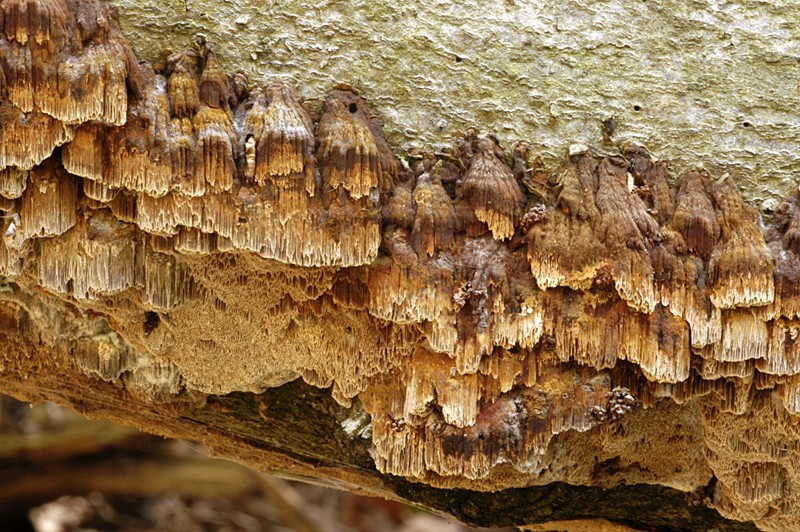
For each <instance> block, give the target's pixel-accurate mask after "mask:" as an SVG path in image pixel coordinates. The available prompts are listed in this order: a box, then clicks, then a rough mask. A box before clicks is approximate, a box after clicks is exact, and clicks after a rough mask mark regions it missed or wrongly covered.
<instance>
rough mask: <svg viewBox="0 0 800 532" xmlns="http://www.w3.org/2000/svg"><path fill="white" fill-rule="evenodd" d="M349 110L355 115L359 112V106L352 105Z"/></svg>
mask: <svg viewBox="0 0 800 532" xmlns="http://www.w3.org/2000/svg"><path fill="white" fill-rule="evenodd" d="M348 109H349V110H350V112H351V113H355V112H356V111H358V106H357V105H356V104H354V103H351V104H350V107H348Z"/></svg>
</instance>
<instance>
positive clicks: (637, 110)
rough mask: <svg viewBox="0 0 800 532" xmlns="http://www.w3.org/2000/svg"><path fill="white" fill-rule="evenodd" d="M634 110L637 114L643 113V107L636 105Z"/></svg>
mask: <svg viewBox="0 0 800 532" xmlns="http://www.w3.org/2000/svg"><path fill="white" fill-rule="evenodd" d="M633 110H634V111H636V112H637V113H638V112H639V111H641V110H642V106H641V105H634V106H633Z"/></svg>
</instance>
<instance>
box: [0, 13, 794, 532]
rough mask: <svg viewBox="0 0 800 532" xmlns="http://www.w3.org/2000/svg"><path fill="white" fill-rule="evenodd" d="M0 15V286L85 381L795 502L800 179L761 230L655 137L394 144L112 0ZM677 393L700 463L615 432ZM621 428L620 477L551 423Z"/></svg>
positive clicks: (750, 502) (365, 113)
mask: <svg viewBox="0 0 800 532" xmlns="http://www.w3.org/2000/svg"><path fill="white" fill-rule="evenodd" d="M0 5H2V9H3V15H4V18H3V19H0V20H3V21H4V22H3V24H4V28H3V32H2V33H1V36H0V53H1V54H2V55H0V66H2V73H3V77H2V78H0V80H3V81H2V83H3V85H2V86H1V87H0V91H1V92H0V97H1V98H2V99H0V131H2V132H3V134H2V137H0V211H2V212H0V220H2V221H3V224H4V225H3V227H2V229H3V233H4V238H3V239H2V240H1V241H0V274H2V275H3V276H4V277H5V279H6V281H4V282H7V283H10V284H12V285H13V286H14V289H13V290H11V289H9V290H3V291H0V301H2V305H6V306H9V308H11V307H13V308H14V309H16V310H15V312H19V313H25V319H24V320H22V321H20V323H25V324H26V325H25V326H26V327H29V328H31V330H33V329H36V331H38V332H37V334H40V338H41V342H43V343H44V344H45V345H48V346H53V348H55V346H59V345H61V346H64V345H66V344H64V342H67V341H68V338H70V335H73V336H75V335H77V337H78V339H77V341H76V342H75V343H74V345H73V344H69V348H66V347H65V350H66V352H69V353H70V356H72V357H74V359H75V361H77V366H78V367H79V368H81V371H83V372H84V373H85V374H86V375H87V377H86V378H97V379H102V380H107V381H117V380H118V379H124V380H125V382H126V389H127V390H130V393H133V394H135V395H136V396H137V397H144V398H146V399H147V400H150V401H155V402H163V401H171V400H177V399H179V398H180V397H182V396H184V395H185V394H189V393H193V394H200V395H201V394H224V393H228V392H231V391H234V390H244V391H259V390H263V389H264V388H266V387H271V386H278V385H281V384H284V383H286V382H288V381H290V380H292V379H296V378H302V379H304V380H305V381H306V382H308V383H309V384H311V385H314V386H319V387H329V386H330V387H331V388H332V393H333V395H334V397H335V398H336V400H337V401H339V402H340V403H341V404H342V405H348V406H349V405H351V404H353V401H356V400H357V401H360V403H361V404H362V405H363V407H364V408H365V409H366V411H367V412H368V413H369V415H370V416H371V419H372V444H373V451H374V452H373V457H374V460H375V463H376V465H377V467H378V468H379V469H380V470H381V471H383V472H386V473H391V474H394V475H401V476H405V477H408V478H411V479H414V480H417V481H424V482H428V483H432V484H436V485H439V486H445V487H447V486H466V487H470V488H471V489H486V490H497V489H501V488H505V487H510V486H521V485H527V484H529V483H537V482H551V481H565V482H571V483H575V484H592V483H601V482H607V483H612V484H613V483H614V482H618V481H621V480H626V481H630V482H633V481H641V482H662V483H667V484H670V485H674V486H679V487H681V488H682V489H687V490H690V489H694V488H696V487H698V486H701V485H704V484H705V483H706V482H708V479H709V478H710V476H711V475H712V474H713V475H716V478H717V479H718V483H717V492H718V497H719V499H718V500H715V505H716V506H717V507H718V508H719V509H720V510H721V511H723V512H724V513H725V514H726V515H729V516H732V517H735V518H746V519H754V520H756V521H758V522H759V523H760V524H763V525H764V526H772V527H773V528H774V527H777V528H780V524H781V523H784V522H787V521H786V520H789V519H793V518H796V516H797V512H798V510H797V508H800V504H797V503H798V498H799V497H800V495H798V494H800V484H799V483H798V482H799V481H798V480H797V478H800V476H798V475H797V474H796V472H797V469H796V463H797V460H796V458H797V457H796V456H795V454H796V452H795V451H794V450H793V449H796V448H800V432H798V430H797V427H798V426H800V425H798V423H797V420H796V416H797V415H798V412H800V399H799V398H800V392H798V390H800V381H798V378H797V375H798V374H800V349H799V348H798V345H800V343H798V342H797V341H796V340H797V336H798V334H800V322H798V316H799V315H800V303H798V301H800V299H799V297H800V296H798V294H800V290H798V283H799V282H800V258H798V255H797V253H799V252H800V244H799V243H800V236H798V235H800V199H798V198H800V196H798V194H795V195H794V196H792V197H790V198H788V199H787V200H786V201H785V202H784V203H783V204H782V205H781V207H780V208H779V209H778V211H777V213H776V217H775V218H776V219H775V223H774V224H773V225H772V226H770V227H768V228H766V229H764V228H762V227H761V225H760V223H759V220H758V215H757V213H756V212H755V211H754V210H753V209H751V208H750V207H748V206H747V205H746V203H745V201H744V200H743V198H742V196H741V195H740V194H739V192H738V190H737V188H736V185H735V183H734V182H733V180H731V179H730V178H726V179H723V180H721V181H715V179H714V177H713V176H711V175H709V174H707V173H705V172H702V171H690V172H687V173H685V174H683V175H682V176H675V177H677V180H676V182H675V184H670V183H671V181H670V179H669V176H668V175H667V168H666V165H665V164H664V163H663V162H657V161H653V160H652V159H651V158H650V156H649V154H648V153H647V151H646V150H645V149H644V148H642V147H639V146H634V145H630V146H626V147H625V148H624V149H623V151H622V155H619V156H612V157H596V156H595V155H593V154H592V153H591V152H590V151H588V150H587V149H584V148H580V149H577V148H576V149H573V150H571V153H570V154H568V155H566V156H565V158H564V161H563V162H562V163H561V165H560V166H559V167H558V168H556V169H554V170H553V171H551V172H545V171H544V170H542V169H541V168H540V169H539V170H538V172H539V173H540V175H532V173H531V168H530V167H529V163H528V162H529V161H530V160H531V159H530V157H531V154H530V153H529V152H530V148H529V147H527V148H526V147H522V146H518V147H517V149H515V150H512V151H511V152H510V153H511V155H510V156H508V157H507V156H506V152H505V151H504V150H503V149H502V147H501V146H500V143H499V141H497V140H496V139H494V138H491V137H486V138H479V137H477V136H476V135H474V134H473V133H469V134H467V135H464V136H463V137H462V138H461V139H459V141H458V142H457V143H456V145H455V146H453V147H452V148H449V149H446V150H442V151H440V152H437V153H435V154H434V153H433V152H421V154H418V155H414V156H413V157H409V159H408V161H407V162H408V164H402V163H401V161H400V160H399V159H398V158H397V157H396V156H395V155H394V154H393V153H392V151H391V150H390V148H389V145H388V144H387V142H386V139H385V138H384V136H383V133H382V130H381V126H380V122H379V121H378V120H377V119H376V117H374V116H372V114H371V111H370V109H369V107H368V105H367V102H366V99H365V98H363V97H362V96H360V95H358V94H356V93H355V92H354V91H352V90H349V89H346V88H340V89H337V90H335V91H333V92H331V93H330V94H328V95H327V96H326V98H325V99H324V104H323V105H322V106H321V108H319V109H313V108H311V106H308V105H304V104H302V103H301V102H300V101H299V100H298V98H297V95H296V93H295V92H294V90H293V89H292V88H291V87H288V86H286V85H284V84H281V83H277V82H275V83H271V84H269V85H267V86H266V87H261V86H252V87H248V86H247V84H246V80H245V79H244V78H243V77H242V76H239V77H237V78H236V79H235V80H234V81H231V80H229V79H228V77H227V76H226V74H225V73H224V70H223V68H222V66H221V65H220V64H219V62H218V60H217V59H216V57H215V55H214V53H213V49H212V48H210V47H208V46H206V45H205V44H204V43H199V44H200V47H199V49H198V50H196V51H194V52H189V53H183V54H173V55H171V56H169V57H168V58H167V59H166V61H165V64H164V65H162V66H161V67H160V68H159V70H158V71H155V70H154V69H153V68H152V67H150V66H148V65H146V64H141V65H140V64H138V63H137V62H136V61H134V60H132V53H131V52H130V47H129V45H128V43H127V41H125V39H124V37H123V36H122V35H121V33H120V31H119V29H118V28H117V26H116V23H115V22H114V20H113V17H111V15H110V13H109V12H108V11H107V10H106V8H105V7H103V6H102V5H101V4H100V3H96V2H77V3H76V2H61V1H59V0H38V1H35V0H6V1H4V2H2V4H0ZM87 36H88V37H87ZM90 41H91V44H87V43H89V42H90ZM34 73H36V75H33V74H34ZM60 84H66V85H68V87H66V88H65V89H64V90H61V89H60V88H59V87H61V85H60ZM34 300H35V301H41V302H43V303H41V304H42V305H45V306H49V308H50V312H49V313H45V312H32V311H28V310H25V309H30V308H33V306H32V305H33V303H32V301H34ZM67 309H69V310H67ZM76 309H77V310H76ZM59 312H61V313H63V314H64V315H65V316H70V317H69V320H73V321H75V323H72V324H71V325H67V324H66V323H67V322H66V321H64V320H66V318H65V319H64V320H61V321H57V320H56V321H53V323H50V321H51V318H52V317H53V315H54V314H57V313H59ZM101 320H102V323H101ZM101 324H102V326H101ZM112 329H113V330H112ZM677 405H682V406H677ZM667 408H672V409H675V411H679V412H681V413H680V416H686V417H685V418H680V419H684V420H687V419H688V420H693V421H694V422H696V423H697V424H699V425H698V426H702V427H703V430H702V431H699V433H701V434H700V435H699V436H697V438H698V439H697V440H692V441H693V442H694V443H693V444H692V445H693V446H688V444H687V447H685V449H687V452H695V451H697V449H698V448H699V449H700V451H697V452H696V456H695V455H692V456H694V457H695V458H693V459H696V460H697V462H695V463H693V465H695V466H696V467H693V468H689V469H681V468H677V469H675V468H673V469H669V468H667V467H666V466H664V464H663V463H662V462H660V461H659V460H662V461H663V460H665V459H663V458H658V453H644V452H641V453H640V454H636V453H638V452H639V451H638V450H637V449H638V448H637V447H636V446H634V445H633V444H632V443H631V441H632V440H629V439H626V438H627V437H626V436H624V435H620V434H618V433H614V432H613V429H611V428H609V427H611V426H614V424H615V423H616V424H618V425H616V426H619V424H621V423H625V424H627V425H625V426H626V427H628V428H629V430H632V431H634V432H636V431H639V432H638V433H639V434H645V435H646V434H647V431H648V430H655V429H654V428H653V427H652V426H650V425H648V424H647V423H649V422H651V421H652V420H650V421H648V419H650V418H648V417H647V415H648V414H647V411H648V409H652V411H656V410H657V409H667ZM689 425H691V423H690V424H689ZM648 427H650V428H649V429H648ZM676 430H677V429H676ZM686 430H688V429H686ZM778 432H780V433H781V434H782V436H781V438H782V445H783V446H785V447H786V449H787V450H786V451H785V452H783V451H782V452H776V451H775V447H774V445H773V443H771V440H770V438H771V436H770V435H771V434H776V433H778ZM579 434H583V435H582V436H578V435H579ZM613 434H617V436H618V437H619V438H620V440H619V441H621V442H623V443H620V444H619V445H620V446H621V447H620V450H619V451H618V453H619V454H620V455H622V456H628V458H624V460H623V462H624V461H625V460H627V462H626V463H628V462H629V463H633V462H635V463H636V464H637V467H638V469H636V468H633V467H632V466H631V468H630V469H629V470H626V474H628V475H630V477H629V478H627V479H626V478H625V477H624V476H622V477H621V480H620V477H613V478H612V477H604V479H602V480H598V478H596V477H595V476H594V473H593V472H592V471H591V468H590V467H587V466H586V462H585V458H586V457H585V456H581V455H579V453H573V451H572V450H569V449H570V448H567V449H568V451H565V452H560V451H558V450H557V449H556V450H554V446H553V443H552V442H553V441H554V440H556V439H557V440H559V441H570V439H571V438H585V440H581V441H591V442H594V443H593V444H592V445H594V444H596V445H597V448H599V449H601V450H600V451H598V452H599V453H601V454H602V453H603V452H605V451H602V449H606V448H607V449H611V448H613V445H615V444H614V443H613V441H612V440H611V439H610V438H612V435H613ZM693 434H694V433H693ZM703 434H705V435H704V436H703ZM615 437H616V436H615ZM693 437H694V436H693ZM598 442H603V445H601V444H600V443H598ZM664 442H667V438H664ZM627 445H629V447H626V446H627ZM652 445H656V444H655V443H653V444H652ZM658 445H662V447H659V449H660V450H667V451H669V450H670V449H671V447H670V445H673V446H678V445H679V444H678V443H670V444H667V443H661V444H658ZM681 445H682V444H681ZM559 448H560V447H559ZM675 448H677V447H675ZM681 449H684V447H681ZM693 449H694V451H692V450H693ZM608 452H609V453H610V452H612V451H610V450H609V451H608ZM571 453H572V454H571ZM625 453H629V454H628V455H626V454H625ZM634 455H635V456H636V458H634ZM608 458H611V456H609V457H608ZM667 461H669V460H667ZM609 474H610V473H609ZM648 475H649V476H648ZM742 479H745V480H742Z"/></svg>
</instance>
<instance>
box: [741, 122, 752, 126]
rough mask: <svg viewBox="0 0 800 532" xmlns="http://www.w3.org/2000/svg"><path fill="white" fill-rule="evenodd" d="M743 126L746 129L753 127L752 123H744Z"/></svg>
mask: <svg viewBox="0 0 800 532" xmlns="http://www.w3.org/2000/svg"><path fill="white" fill-rule="evenodd" d="M742 125H743V126H744V127H750V126H751V124H750V122H744V123H743V124H742Z"/></svg>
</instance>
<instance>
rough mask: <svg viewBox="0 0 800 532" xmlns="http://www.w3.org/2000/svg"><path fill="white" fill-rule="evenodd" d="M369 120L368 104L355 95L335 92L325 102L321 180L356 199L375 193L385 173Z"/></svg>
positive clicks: (321, 143) (318, 154) (321, 126)
mask: <svg viewBox="0 0 800 532" xmlns="http://www.w3.org/2000/svg"><path fill="white" fill-rule="evenodd" d="M370 120H371V117H370V113H369V108H368V107H367V104H366V102H365V101H364V99H363V98H361V97H360V96H357V95H356V94H354V93H352V92H348V91H342V90H337V91H333V92H332V93H330V94H329V95H328V97H327V98H326V99H325V107H324V111H323V114H322V118H321V120H320V123H319V128H318V135H319V148H318V149H317V160H318V161H319V165H320V171H321V173H322V179H323V181H324V182H325V184H326V185H327V186H329V187H331V188H334V189H335V188H338V187H342V188H344V189H345V190H347V192H348V193H349V194H350V196H352V197H353V199H359V198H362V197H364V196H366V195H368V194H369V193H370V191H371V190H372V189H376V188H377V187H378V184H379V177H380V174H381V171H382V170H381V161H380V154H379V153H378V146H377V144H376V142H375V138H374V136H373V135H372V130H371V125H370Z"/></svg>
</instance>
